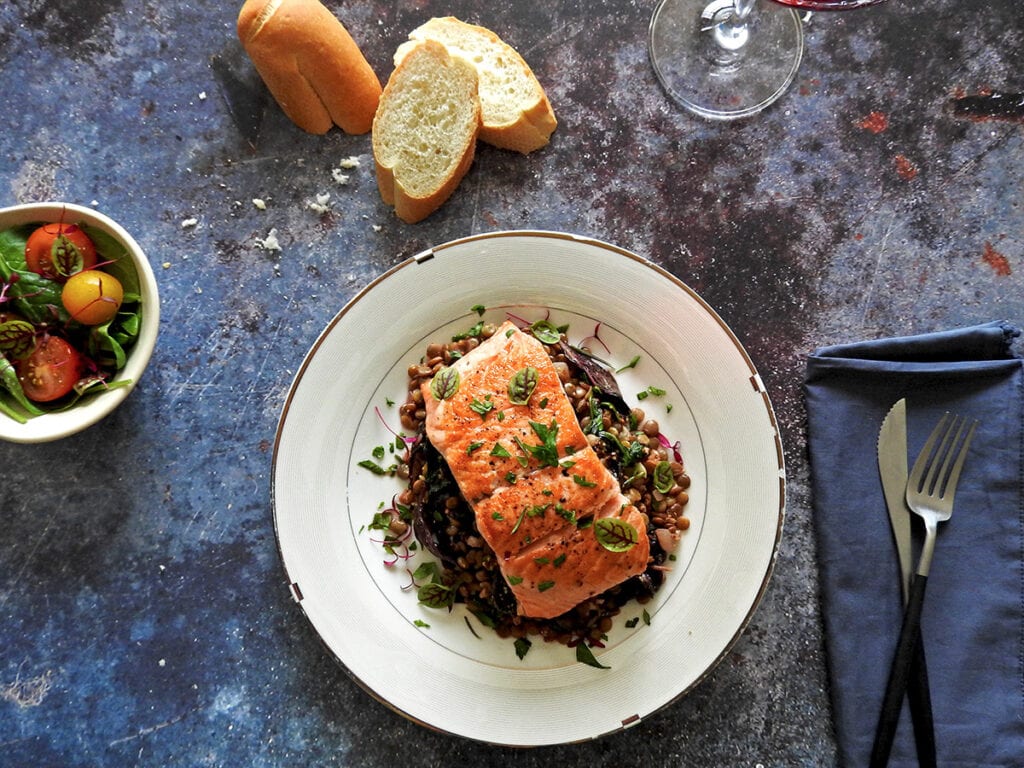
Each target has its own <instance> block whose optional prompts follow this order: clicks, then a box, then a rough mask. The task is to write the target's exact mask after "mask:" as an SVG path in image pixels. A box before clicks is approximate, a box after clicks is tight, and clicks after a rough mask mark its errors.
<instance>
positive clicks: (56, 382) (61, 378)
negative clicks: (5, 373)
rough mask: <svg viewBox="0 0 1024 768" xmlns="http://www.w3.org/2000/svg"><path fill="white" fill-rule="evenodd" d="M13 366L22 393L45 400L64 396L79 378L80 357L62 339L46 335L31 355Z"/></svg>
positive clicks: (37, 399)
mask: <svg viewBox="0 0 1024 768" xmlns="http://www.w3.org/2000/svg"><path fill="white" fill-rule="evenodd" d="M14 367H15V370H16V371H17V373H18V381H19V382H20V383H21V388H22V390H23V391H24V392H25V396H26V397H27V398H28V399H29V400H34V401H35V402H37V403H48V402H50V401H51V400H57V399H58V398H61V397H64V395H66V394H67V393H68V392H70V391H71V389H72V388H73V387H74V386H75V383H76V382H77V381H78V380H79V379H80V378H82V369H83V360H82V356H81V354H79V353H78V351H77V350H76V349H75V348H74V347H72V346H71V345H70V344H68V343H67V342H66V341H64V339H62V338H59V337H57V336H46V337H44V338H42V339H41V340H40V341H39V343H38V344H36V348H35V349H34V350H33V351H32V354H30V355H29V356H28V357H26V358H24V359H23V360H19V361H18V362H17V363H15V366H14Z"/></svg>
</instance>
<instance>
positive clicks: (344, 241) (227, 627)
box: [0, 0, 1024, 768]
mask: <svg viewBox="0 0 1024 768" xmlns="http://www.w3.org/2000/svg"><path fill="white" fill-rule="evenodd" d="M326 4H327V5H328V6H329V7H330V8H331V9H332V10H334V11H335V12H336V13H337V14H338V15H339V17H341V18H342V19H343V21H344V22H345V23H346V25H347V26H348V28H349V29H350V31H351V32H352V34H353V36H354V37H355V38H356V39H357V41H359V43H360V45H362V47H363V49H364V51H365V53H366V55H367V57H368V59H369V60H370V62H371V64H372V65H373V66H374V68H375V69H376V70H377V72H378V73H379V74H380V75H381V78H382V79H386V77H387V75H388V74H389V72H390V68H391V67H390V59H391V55H392V53H393V51H394V49H395V47H396V46H397V45H398V44H399V43H400V42H401V41H402V40H403V39H404V38H405V36H406V34H407V33H408V32H409V31H410V30H412V29H413V28H414V27H415V26H417V25H418V24H420V23H421V22H422V21H424V20H426V19H427V18H428V17H430V16H432V15H447V14H454V15H457V16H459V17H461V18H463V19H465V20H467V21H473V22H477V23H482V24H485V25H486V26H489V27H491V28H492V29H494V30H495V31H497V32H498V33H499V34H500V35H502V36H503V37H504V38H505V39H506V40H507V41H508V42H510V43H512V44H513V45H515V46H516V47H517V48H518V49H519V51H520V52H521V53H522V55H523V56H524V57H525V59H526V60H527V61H528V62H529V63H530V64H531V65H532V66H533V68H534V70H535V72H536V73H537V75H538V77H539V78H540V80H541V81H542V83H544V85H545V87H546V88H547V90H548V94H549V96H550V99H551V101H552V103H553V105H554V107H555V110H556V113H557V115H558V117H559V120H560V125H559V128H558V130H557V132H556V133H555V135H554V137H553V141H552V143H551V145H550V146H549V147H547V148H545V149H544V150H542V151H539V152H536V153H534V154H531V155H529V156H527V157H523V156H519V155H516V154H513V153H509V152H504V151H500V150H495V149H492V148H490V147H487V146H481V147H480V149H479V152H478V155H477V159H476V162H475V164H474V166H473V168H472V169H471V171H470V172H469V174H468V176H467V177H466V179H465V181H464V183H463V184H462V186H461V187H460V188H459V189H458V191H457V192H456V194H455V195H454V197H453V198H452V199H451V200H450V201H449V202H448V203H447V204H446V205H445V206H444V207H443V208H442V209H441V210H440V211H439V212H438V213H437V214H435V215H434V216H432V217H431V218H429V219H428V220H426V221H425V222H423V223H421V224H418V225H415V226H409V225H405V224H403V223H402V222H400V221H399V220H398V219H396V218H395V217H394V215H393V214H392V213H391V211H390V210H389V209H388V208H386V207H385V206H384V205H382V203H381V202H380V200H379V197H378V195H377V190H376V185H375V181H374V178H373V167H372V156H371V154H370V141H369V137H368V136H347V135H344V134H342V133H340V132H338V131H333V132H331V133H330V134H328V135H326V136H309V135H306V134H303V133H301V132H300V131H298V129H296V128H295V127H294V126H293V125H292V124H291V123H290V122H288V120H287V119H286V118H285V117H284V116H283V115H282V113H281V112H280V110H279V109H278V108H277V107H276V105H275V104H273V102H269V103H268V102H267V101H266V95H265V93H264V92H263V91H262V90H261V89H260V87H259V81H258V80H257V79H256V78H255V76H254V73H253V70H252V69H251V66H249V64H248V62H247V60H246V59H245V58H244V57H243V56H242V55H241V53H240V47H239V45H238V42H237V38H236V35H235V18H236V15H237V11H238V6H239V5H240V3H239V4H236V3H225V2H213V1H212V0H208V1H206V2H196V1H192V2H187V1H181V0H163V1H162V2H157V0H109V1H108V0H102V1H101V0H7V1H6V2H3V3H0V85H2V87H0V115H2V120H0V125H2V126H3V127H2V128H0V205H8V204H14V203H18V202H28V201H35V200H50V199H56V200H66V201H71V202H76V203H81V204H86V205H90V204H91V205H94V206H95V207H97V208H99V209H100V210H101V211H103V212H105V213H107V214H109V215H110V216H112V217H114V218H115V219H117V220H119V221H120V222H121V223H122V224H123V225H124V226H125V227H126V228H127V229H128V230H129V231H131V232H132V233H133V235H134V236H135V237H136V239H137V240H138V241H139V242H140V243H141V245H142V246H143V248H144V249H145V250H146V251H147V252H148V254H149V256H150V258H151V260H152V262H153V264H154V267H155V270H156V272H157V278H158V280H159V283H160V290H161V292H162V293H161V298H162V307H161V310H162V312H163V318H162V327H161V337H160V343H159V346H158V348H157V350H156V353H155V355H154V357H153V361H152V364H151V366H150V368H149V370H148V372H147V373H146V375H145V377H144V379H143V380H142V382H141V384H140V385H139V387H138V388H137V390H136V391H135V392H134V393H133V394H132V395H131V397H130V398H129V399H128V400H127V401H126V403H125V404H124V405H123V406H122V407H121V408H120V409H119V410H118V411H116V412H115V413H114V414H113V415H112V416H111V417H110V418H108V419H107V420H106V421H104V422H103V423H102V424H100V425H98V426H96V427H93V428H91V429H89V430H87V431H85V432H83V433H82V434H79V435H77V436H75V437H72V438H69V439H66V440H63V441H60V442H57V443H53V444H47V445H36V446H20V445H10V444H3V445H0V468H2V469H0V765H4V766H68V767H69V768H70V767H77V766H99V765H113V766H127V765H146V766H172V765H174V766H179V765H180V766H206V765H210V766H251V767H254V768H255V767H257V766H278V765H338V766H389V767H390V766H394V765H399V766H401V765H410V766H442V765H453V764H459V765H476V764H487V765H493V766H500V765H521V766H541V765H583V764H586V765H590V766H620V765H627V764H628V765H651V766H684V765H686V766H703V767H706V768H712V767H714V766H723V767H724V766H750V767H751V768H753V767H754V766H765V767H767V766H827V765H833V764H834V763H835V761H836V757H835V746H834V742H833V736H832V730H831V714H830V710H829V704H828V694H827V679H826V668H825V658H824V652H823V647H822V633H821V622H820V614H819V602H818V595H817V576H816V564H815V550H814V541H813V536H812V521H811V519H810V505H809V498H808V484H807V464H806V457H805V442H804V427H803V424H804V411H803V403H802V397H801V390H800V381H801V376H802V372H803V365H804V359H805V356H806V354H807V353H808V352H809V351H810V350H811V349H813V348H814V347H817V346H819V345H822V344H827V343H834V342H839V341H850V340H855V339H860V338H869V337H874V336H879V335H885V334H893V333H912V332H923V331H929V330H938V329H941V328H946V327H950V326H954V325H966V324H973V323H975V322H981V321H986V320H990V319H1007V320H1010V321H1012V322H1016V323H1018V324H1020V323H1022V322H1024V299H1022V290H1021V289H1022V285H1021V283H1022V280H1021V274H1022V273H1021V269H1022V261H1024V211H1022V209H1021V190H1022V188H1024V126H1022V125H1021V124H1019V123H1008V122H972V121H968V120H963V119H958V118H956V117H955V116H954V115H953V114H952V112H951V109H950V103H951V100H952V99H953V98H954V97H956V96H957V95H960V94H963V93H978V92H981V91H984V90H985V89H994V90H999V91H1009V92H1022V91H1024V74H1022V73H1024V60H1022V59H1024V14H1022V13H1021V10H1020V6H1019V3H1018V2H1016V0H992V1H991V2H965V1H963V0H933V1H932V2H929V3H906V2H897V0H892V1H891V2H889V3H886V4H883V5H881V6H878V7H875V8H871V9H866V10H859V11H853V12H849V13H841V14H816V15H815V16H814V17H813V18H812V19H811V20H810V23H809V24H808V25H807V29H806V32H807V52H806V55H805V59H804V61H803V64H802V68H801V70H800V73H799V75H798V78H797V82H796V83H795V85H794V87H793V89H792V90H791V91H790V92H789V93H788V94H787V95H786V96H785V98H784V99H783V100H782V101H781V102H779V103H778V104H776V105H775V106H773V107H772V108H770V109H769V110H768V111H767V112H765V113H763V114H761V115H759V116H757V117H755V118H753V119H750V120H747V121H745V122H742V123H737V124H714V123H706V122H701V121H699V120H697V119H696V118H692V117H690V116H689V115H687V114H685V113H683V112H682V111H680V110H679V109H678V108H676V107H674V106H673V105H672V104H671V103H670V102H669V101H668V100H667V99H666V98H665V96H664V94H663V92H662V91H661V90H660V88H659V86H658V83H657V81H656V79H655V77H654V75H653V73H652V71H651V68H650V65H649V62H648V59H647V52H646V36H647V24H648V21H649V18H650V15H651V13H652V11H653V7H654V3H653V2H636V1H635V0H633V1H631V2H621V1H619V0H586V1H584V0H567V1H565V2H557V1H556V2H540V1H539V0H517V2H515V3H513V2H510V1H506V2H497V3H487V4H482V3H477V2H469V1H468V0H453V1H452V2H448V3H442V2H437V1H435V0H415V1H414V2H409V3H394V2H382V1H381V0H352V1H351V2H338V1H337V0H327V3H326ZM216 71H221V72H227V73H228V80H232V81H233V82H235V86H234V87H235V89H236V91H229V90H228V88H227V87H226V86H225V82H226V80H224V78H219V77H218V76H217V75H216V74H215V72H216ZM239 89H240V90H239ZM235 92H237V93H241V94H243V95H245V94H247V95H248V102H247V103H242V102H243V101H244V99H242V100H239V98H238V97H237V96H236V97H232V98H231V99H229V93H235ZM232 104H233V105H234V107H235V109H236V110H237V111H238V114H237V115H234V116H233V114H232V112H231V109H230V107H231V105H232ZM251 112H255V119H254V120H250V121H248V123H247V122H246V121H245V120H241V119H239V120H236V118H239V117H242V116H244V114H246V113H251ZM879 129H881V130H879ZM247 137H248V138H247ZM250 139H251V140H250ZM350 156H351V157H357V158H359V160H360V161H361V165H360V167H359V168H356V169H354V170H353V171H351V180H350V183H349V184H348V185H345V186H340V185H338V184H337V183H336V182H335V181H334V179H333V178H332V170H334V169H336V168H338V167H339V164H340V163H341V161H342V160H343V159H344V158H348V157H350ZM324 193H329V194H330V199H329V201H328V206H329V210H328V212H326V213H322V214H321V213H318V212H316V211H314V210H312V209H310V208H309V204H310V203H311V202H314V201H315V199H316V196H317V195H318V194H324ZM253 198H262V199H264V200H265V201H266V204H267V205H266V210H259V209H258V208H256V207H255V206H254V205H253V204H252V202H251V201H252V199H253ZM193 218H194V219H196V223H195V225H194V226H183V222H186V221H187V220H189V219H193ZM271 228H276V230H277V233H278V237H279V239H280V241H281V245H282V250H281V252H280V253H277V252H270V251H266V250H263V249H261V248H260V247H259V246H258V244H257V240H258V238H264V237H266V236H267V234H268V232H269V231H270V229H271ZM516 228H531V229H556V230H565V231H570V232H577V233H580V234H583V235H588V236H593V237H597V238H600V239H602V240H606V241H609V242H612V243H615V244H616V245H619V246H623V247H626V248H629V249H632V250H634V251H636V252H637V253H639V254H641V255H643V256H646V257H648V258H650V259H652V260H654V261H656V262H657V263H659V264H661V265H663V266H665V267H667V268H668V269H669V270H671V271H672V272H673V273H674V274H676V275H678V276H679V277H680V278H682V279H683V280H684V281H686V282H687V283H688V284H689V285H691V286H692V287H693V288H694V289H696V290H697V291H698V292H699V293H700V294H701V295H702V296H703V297H704V298H705V299H706V300H707V301H708V302H709V303H710V304H711V305H712V306H714V307H715V308H716V309H717V310H718V311H719V313H720V314H721V315H722V317H723V318H724V320H725V321H726V322H727V323H728V324H729V325H730V326H731V327H732V328H733V329H734V331H735V332H736V334H737V335H738V336H739V338H740V339H741V341H742V342H743V343H744V344H745V345H746V347H747V349H748V351H749V352H750V354H751V356H752V358H753V359H754V362H755V364H756V365H757V366H758V368H759V370H760V371H761V374H762V376H763V378H764V381H765V383H766V385H767V387H768V390H769V392H770V395H771V397H772V399H773V402H774V404H775V407H776V409H777V412H778V417H779V420H780V422H781V425H782V429H783V436H784V439H785V443H786V449H787V450H786V460H787V465H788V472H789V486H788V516H787V520H786V527H785V531H784V535H783V540H782V545H781V551H780V555H779V561H778V565H777V568H776V571H775V575H774V578H773V580H772V582H771V585H770V588H769V590H768V592H767V595H766V596H765V599H764V602H763V603H762V605H761V607H760V608H759V610H758V611H757V612H756V614H755V615H754V618H753V622H752V623H751V625H750V626H749V628H748V629H747V631H746V632H745V634H744V635H743V636H742V638H741V639H740V641H739V642H738V643H737V644H736V646H735V647H734V648H733V649H732V651H731V653H730V654H729V655H728V656H727V658H726V659H725V661H724V662H723V663H722V664H721V665H720V666H719V667H718V668H717V669H716V670H715V671H714V672H713V674H711V675H710V676H709V677H708V678H707V679H706V680H705V681H704V682H702V683H701V684H700V685H699V686H698V687H697V689H696V690H695V691H693V692H692V693H691V694H690V695H689V696H687V697H686V698H684V699H683V700H681V701H679V702H677V703H675V704H673V705H671V706H669V707H667V708H666V709H664V710H662V711H661V712H660V713H658V714H657V715H655V716H652V717H650V718H649V719H647V720H646V721H644V722H642V723H640V724H638V725H636V726H634V727H633V728H631V729H630V730H628V731H627V732H625V733H622V734H618V735H614V736H610V737H607V738H604V739H601V740H599V741H597V742H594V743H590V744H585V745H577V746H565V747H551V748H544V749H539V750H533V751H525V752H521V751H513V750H508V749H502V748H494V747H488V746H484V745H480V744H476V743H472V742H469V741H465V740H462V739H458V738H452V737H448V736H444V735H440V734H437V733H434V732H431V731H428V730H426V729H424V728H422V727H420V726H417V725H414V724H412V723H409V722H407V721H406V720H404V719H402V718H401V717H399V716H398V715H395V714H393V713H392V712H391V711H390V710H388V709H387V708H386V707H384V706H382V705H381V704H379V703H377V702H376V701H374V700H373V699H371V698H370V697H369V696H367V695H366V694H365V693H364V692H363V691H362V690H361V689H359V688H358V687H357V685H356V684H354V683H353V682H352V681H351V680H350V679H349V677H348V676H347V675H346V674H345V672H344V670H343V669H341V668H340V667H339V666H338V665H336V664H335V662H334V661H333V660H332V658H331V657H330V655H329V653H328V652H327V651H326V650H325V649H324V648H323V647H322V646H321V644H320V642H319V640H318V639H317V637H316V636H315V633H314V632H313V631H312V629H311V627H310V626H309V625H308V623H307V622H306V621H305V620H304V618H303V617H302V614H301V611H300V610H299V609H298V607H297V606H296V605H295V604H294V603H293V601H292V598H291V596H290V593H289V591H288V589H287V587H286V585H285V581H284V573H283V570H282V568H281V564H280V562H279V558H278V554H277V550H276V544H275V538H274V529H273V517H272V510H271V503H270V489H269V477H270V469H271V467H270V464H271V453H272V448H273V443H274V437H275V429H276V426H277V418H278V415H279V413H280V409H281V406H282V403H283V400H284V397H285V395H286V392H287V389H288V386H289V384H290V382H291V378H292V376H293V374H294V372H295V371H296V370H297V368H298V366H299V365H300V363H301V361H302V358H303V356H304V354H305V352H306V350H307V349H308V348H309V347H310V345H311V344H312V343H313V341H314V340H315V339H316V337H317V334H318V333H319V332H320V330H321V329H322V328H323V327H324V326H325V324H326V323H327V322H328V320H329V319H330V318H331V317H332V316H333V315H334V314H335V313H336V312H337V311H338V310H339V309H340V308H341V307H342V305H343V304H344V303H345V302H346V300H348V299H349V298H351V297H352V296H353V295H354V294H355V293H356V292H357V291H358V290H359V289H360V288H362V287H363V286H365V285H366V284H367V283H368V282H369V281H370V280H372V279H373V278H374V277H375V276H377V275H378V274H380V273H381V272H382V271H384V270H385V269H387V268H388V267H390V266H392V265H394V264H396V263H398V262H399V261H401V260H402V259H403V258H405V257H407V256H409V255H411V254H413V253H417V252H419V251H421V250H423V249H424V248H426V247H429V246H430V245H433V244H438V243H442V242H445V241H448V240H451V239H455V238H458V237H462V236H465V235H469V234H473V233H478V232H487V231H493V230H498V229H516ZM657 323H658V318H651V324H652V326H654V327H656V326H657ZM383 330H384V326H383V325H382V331H383ZM443 705H444V703H443V702H438V706H439V707H440V706H443ZM594 706H595V707H600V706H601V703H600V702H594Z"/></svg>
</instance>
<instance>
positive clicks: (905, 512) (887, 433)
mask: <svg viewBox="0 0 1024 768" xmlns="http://www.w3.org/2000/svg"><path fill="white" fill-rule="evenodd" d="M878 472H879V474H880V475H881V478H882V491H883V493H884V494H885V506H886V508H887V509H888V511H889V525H890V527H891V528H892V534H893V539H894V540H895V542H896V554H897V557H898V558H899V563H900V591H901V593H902V596H903V603H904V605H906V602H907V598H908V596H909V594H910V579H911V577H912V576H913V570H914V564H913V552H912V549H913V544H912V542H913V534H912V532H911V525H910V521H911V517H912V515H913V513H912V512H911V511H910V508H909V507H908V506H907V476H908V470H907V401H906V399H905V398H901V399H900V400H897V401H896V403H894V404H893V406H892V408H890V409H889V412H888V413H887V414H886V415H885V418H884V419H882V426H881V428H880V429H879V431H878ZM914 650H915V653H914V661H913V663H912V665H911V669H910V679H909V681H908V685H907V698H908V699H909V701H910V715H911V717H912V718H913V723H914V742H915V744H916V746H917V760H918V763H919V765H921V766H925V767H927V768H932V767H934V766H935V765H936V755H935V726H934V723H933V716H932V702H931V691H930V689H929V685H928V670H927V667H926V666H925V658H924V644H923V642H922V641H921V640H920V639H919V640H918V643H917V647H916V648H915V649H914Z"/></svg>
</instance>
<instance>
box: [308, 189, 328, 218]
mask: <svg viewBox="0 0 1024 768" xmlns="http://www.w3.org/2000/svg"><path fill="white" fill-rule="evenodd" d="M330 199H331V195H330V193H324V194H318V195H317V196H316V200H315V201H314V202H312V203H308V204H307V205H306V207H307V208H309V209H310V210H312V211H316V212H317V213H327V211H329V210H330V205H328V202H329V201H330Z"/></svg>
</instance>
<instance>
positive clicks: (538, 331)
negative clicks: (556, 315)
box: [530, 320, 562, 344]
mask: <svg viewBox="0 0 1024 768" xmlns="http://www.w3.org/2000/svg"><path fill="white" fill-rule="evenodd" d="M530 332H531V333H533V335H534V336H535V337H536V338H537V340H538V341H540V342H542V343H543V344H557V343H558V342H559V340H560V339H561V338H562V334H561V333H559V331H558V329H557V328H556V327H555V326H554V325H552V324H551V323H550V322H549V321H547V320H538V321H537V322H535V323H534V324H533V325H531V326H530Z"/></svg>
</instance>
